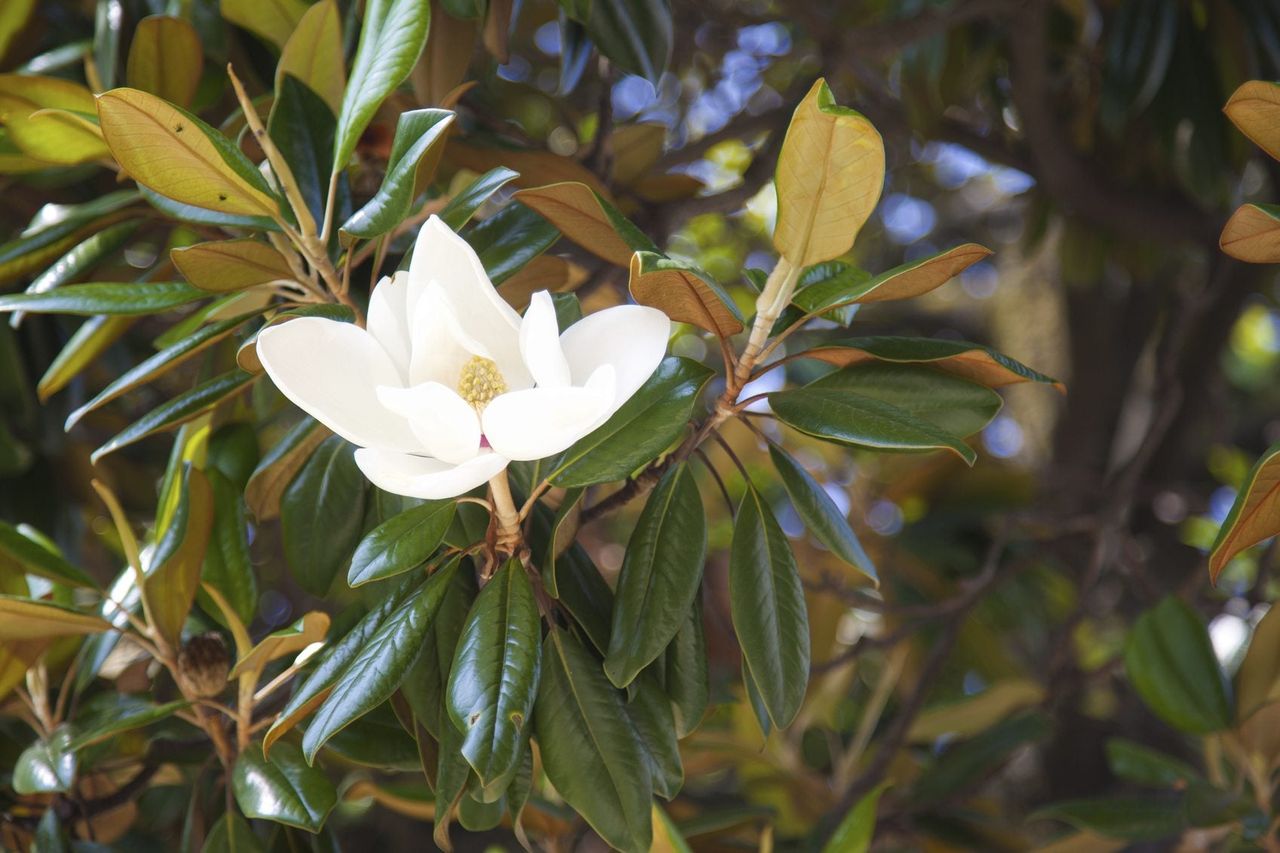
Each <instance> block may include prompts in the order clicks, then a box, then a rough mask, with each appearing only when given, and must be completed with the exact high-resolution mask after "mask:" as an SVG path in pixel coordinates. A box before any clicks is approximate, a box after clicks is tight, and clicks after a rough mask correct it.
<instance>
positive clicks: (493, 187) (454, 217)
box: [440, 166, 520, 231]
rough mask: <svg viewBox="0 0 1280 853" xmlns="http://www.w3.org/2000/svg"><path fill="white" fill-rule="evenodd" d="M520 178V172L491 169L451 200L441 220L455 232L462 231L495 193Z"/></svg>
mask: <svg viewBox="0 0 1280 853" xmlns="http://www.w3.org/2000/svg"><path fill="white" fill-rule="evenodd" d="M519 176H520V175H519V173H518V172H515V171H513V170H511V169H508V168H507V167H506V166H498V167H496V168H493V169H490V170H489V171H487V172H485V173H484V174H483V175H480V176H478V177H477V178H476V179H475V180H474V181H472V182H471V183H469V184H467V186H465V187H463V188H462V189H461V190H460V191H459V192H458V193H457V195H455V196H454V197H453V198H451V199H449V203H448V204H446V205H445V206H444V209H443V210H441V211H440V218H441V219H443V220H444V222H445V224H446V225H448V226H449V227H450V228H452V229H453V230H454V231H457V230H459V229H461V228H462V226H464V225H466V224H467V222H468V221H470V219H471V217H472V216H473V215H474V214H475V212H476V211H477V210H479V209H480V206H481V205H483V204H484V203H485V202H486V201H488V200H489V199H490V198H492V197H493V194H494V193H496V192H497V191H498V190H500V189H502V187H504V186H505V185H507V184H508V183H510V182H511V181H512V180H513V179H514V178H518V177H519Z"/></svg>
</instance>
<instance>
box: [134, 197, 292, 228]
mask: <svg viewBox="0 0 1280 853" xmlns="http://www.w3.org/2000/svg"><path fill="white" fill-rule="evenodd" d="M138 191H139V192H140V193H141V195H142V198H143V199H145V200H146V202H147V204H149V205H151V206H152V207H154V208H155V209H156V210H158V211H160V212H161V213H163V214H164V215H165V216H168V217H169V218H171V219H176V220H177V221H178V222H185V223H188V224H190V225H209V226H211V227H214V228H248V229H252V230H254V231H279V230H280V226H279V225H277V224H276V223H275V222H274V221H273V220H271V219H270V218H268V217H266V216H244V215H241V214H235V213H223V212H222V211H220V210H210V209H209V208H207V207H200V206H199V205H195V204H187V203H185V202H181V201H176V200H175V199H171V198H169V197H168V196H166V195H161V194H160V193H158V192H156V191H155V190H153V189H150V188H148V187H139V188H138Z"/></svg>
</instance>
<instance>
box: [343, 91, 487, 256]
mask: <svg viewBox="0 0 1280 853" xmlns="http://www.w3.org/2000/svg"><path fill="white" fill-rule="evenodd" d="M452 123H453V113H451V112H450V111H448V110H434V109H427V110H411V111H409V112H404V113H401V114H400V118H399V120H398V121H397V123H396V135H395V139H394V140H393V141H392V143H391V156H390V159H388V161H387V171H386V174H385V175H384V177H383V178H382V186H380V187H378V191H377V192H376V193H375V194H374V196H373V198H371V199H369V201H368V202H367V203H366V204H365V206H364V207H362V208H360V209H359V210H357V211H356V212H355V213H353V214H352V215H351V218H350V219H348V220H347V221H346V224H344V225H343V226H342V230H343V231H346V232H347V233H348V234H352V235H354V236H356V237H364V238H366V239H368V238H371V237H378V236H380V235H382V234H385V233H387V232H388V231H390V230H391V229H392V228H394V227H395V226H396V225H399V224H400V222H401V220H403V219H404V218H405V216H407V215H408V213H409V209H410V207H411V206H412V204H413V187H414V179H415V176H416V175H417V171H418V163H419V162H420V161H421V160H422V158H423V157H424V156H425V155H426V153H427V152H428V151H429V150H430V149H431V148H432V147H433V146H435V145H437V144H439V143H441V142H442V141H443V139H444V134H445V131H446V130H448V128H449V125H450V124H452ZM445 221H446V222H448V220H445ZM464 221H465V220H464ZM449 227H451V228H453V229H454V230H457V228H458V226H457V225H454V224H453V223H451V222H450V223H449Z"/></svg>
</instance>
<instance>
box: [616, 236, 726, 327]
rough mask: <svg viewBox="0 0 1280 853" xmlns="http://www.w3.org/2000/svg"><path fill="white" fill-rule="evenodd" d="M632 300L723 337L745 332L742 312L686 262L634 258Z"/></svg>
mask: <svg viewBox="0 0 1280 853" xmlns="http://www.w3.org/2000/svg"><path fill="white" fill-rule="evenodd" d="M630 276H631V278H630V283H629V285H628V289H629V290H630V291H631V295H632V297H634V298H635V300H636V302H639V303H640V304H641V305H648V306H651V307H653V308H657V309H659V310H660V311H662V312H663V313H664V314H666V315H667V316H668V317H670V318H671V319H672V320H675V321H676V322H678V323H689V324H691V325H694V326H697V327H698V328H699V329H705V330H706V331H708V332H711V333H712V334H714V335H717V336H719V337H721V338H727V337H730V336H731V335H736V334H737V333H738V332H741V331H742V312H740V311H739V310H738V306H737V305H736V304H734V301H733V299H732V298H731V297H730V296H729V294H727V293H725V291H724V289H723V288H721V287H720V285H718V284H716V282H715V279H713V278H711V276H709V275H707V274H706V273H704V272H703V271H702V270H699V269H697V268H696V267H693V266H690V265H689V264H687V263H684V262H683V261H676V260H672V259H671V258H668V257H665V256H663V255H660V254H658V253H656V252H636V253H635V254H634V255H632V256H631V263H630Z"/></svg>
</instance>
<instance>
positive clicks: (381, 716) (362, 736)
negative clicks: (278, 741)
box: [324, 704, 421, 772]
mask: <svg viewBox="0 0 1280 853" xmlns="http://www.w3.org/2000/svg"><path fill="white" fill-rule="evenodd" d="M324 748H325V751H326V752H331V753H334V754H336V755H340V756H342V758H344V759H345V760H347V761H350V762H352V763H354V764H360V765H363V766H365V767H373V768H377V769H379V770H400V771H405V772H409V771H417V770H420V769H421V764H420V763H419V762H420V759H419V757H418V744H417V741H415V740H414V739H413V737H412V736H411V735H410V734H409V733H408V732H406V731H405V730H404V726H402V725H401V724H400V721H399V720H397V719H396V715H395V712H394V711H392V710H391V706H390V705H389V704H386V705H379V706H378V707H377V708H374V709H373V710H372V711H370V712H369V713H368V714H365V715H364V716H363V717H361V718H360V719H358V720H355V721H354V722H352V723H351V725H349V726H347V727H346V728H345V729H343V730H342V731H340V732H338V733H337V734H335V735H334V736H333V737H331V738H329V740H328V742H327V743H326V744H325V745H324Z"/></svg>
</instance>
